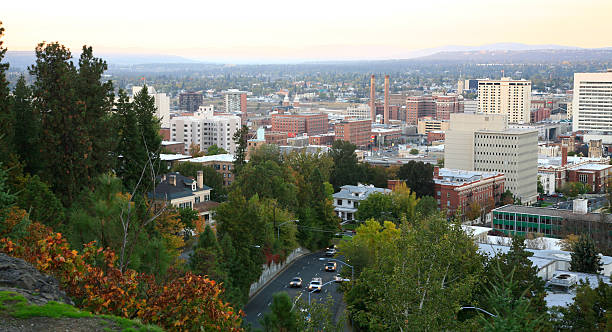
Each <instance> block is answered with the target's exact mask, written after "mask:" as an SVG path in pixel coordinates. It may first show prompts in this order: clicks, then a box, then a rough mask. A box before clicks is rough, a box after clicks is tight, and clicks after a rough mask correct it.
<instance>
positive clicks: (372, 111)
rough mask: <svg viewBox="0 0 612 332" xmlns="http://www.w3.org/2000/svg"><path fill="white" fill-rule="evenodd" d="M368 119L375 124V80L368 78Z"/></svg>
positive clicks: (371, 77)
mask: <svg viewBox="0 0 612 332" xmlns="http://www.w3.org/2000/svg"><path fill="white" fill-rule="evenodd" d="M370 118H371V120H372V123H374V122H376V78H375V77H374V75H372V76H370Z"/></svg>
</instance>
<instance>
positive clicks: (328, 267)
mask: <svg viewBox="0 0 612 332" xmlns="http://www.w3.org/2000/svg"><path fill="white" fill-rule="evenodd" d="M325 271H327V272H335V271H336V262H327V263H325Z"/></svg>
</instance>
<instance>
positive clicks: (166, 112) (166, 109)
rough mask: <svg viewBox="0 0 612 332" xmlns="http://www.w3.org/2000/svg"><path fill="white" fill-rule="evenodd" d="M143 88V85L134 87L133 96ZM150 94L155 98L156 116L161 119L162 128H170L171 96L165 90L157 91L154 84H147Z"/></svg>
mask: <svg viewBox="0 0 612 332" xmlns="http://www.w3.org/2000/svg"><path fill="white" fill-rule="evenodd" d="M140 90H142V87H141V86H133V87H132V98H133V97H134V96H135V95H136V94H137V93H138V92H140ZM147 90H148V91H147V92H148V93H149V96H152V97H153V98H154V99H155V109H156V111H155V116H157V117H158V118H159V119H160V120H161V127H162V128H170V97H168V96H167V95H166V94H165V93H163V92H159V93H158V92H157V91H155V88H154V87H152V86H147Z"/></svg>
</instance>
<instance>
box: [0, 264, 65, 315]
mask: <svg viewBox="0 0 612 332" xmlns="http://www.w3.org/2000/svg"><path fill="white" fill-rule="evenodd" d="M0 291H11V292H15V293H18V294H21V295H23V296H24V297H25V298H26V299H27V300H28V301H30V303H32V304H37V305H41V304H45V303H47V302H49V301H56V302H63V303H67V304H71V305H74V303H73V302H72V300H70V298H69V297H68V296H67V295H66V293H65V292H64V291H62V290H61V289H60V286H59V282H58V281H57V280H56V279H55V278H54V277H52V276H50V275H47V274H44V273H41V272H40V271H38V270H37V269H35V268H34V267H33V266H32V265H31V264H30V263H28V262H26V261H24V260H23V259H19V258H15V257H11V256H8V255H5V254H1V253H0Z"/></svg>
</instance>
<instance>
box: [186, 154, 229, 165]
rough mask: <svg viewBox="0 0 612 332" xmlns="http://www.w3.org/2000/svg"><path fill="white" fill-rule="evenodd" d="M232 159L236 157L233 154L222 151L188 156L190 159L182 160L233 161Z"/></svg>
mask: <svg viewBox="0 0 612 332" xmlns="http://www.w3.org/2000/svg"><path fill="white" fill-rule="evenodd" d="M234 160H236V157H234V155H233V154H230V153H224V154H216V155H212V156H202V157H196V158H190V159H187V160H182V161H189V162H192V163H206V162H211V161H218V162H228V163H232V162H234Z"/></svg>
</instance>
